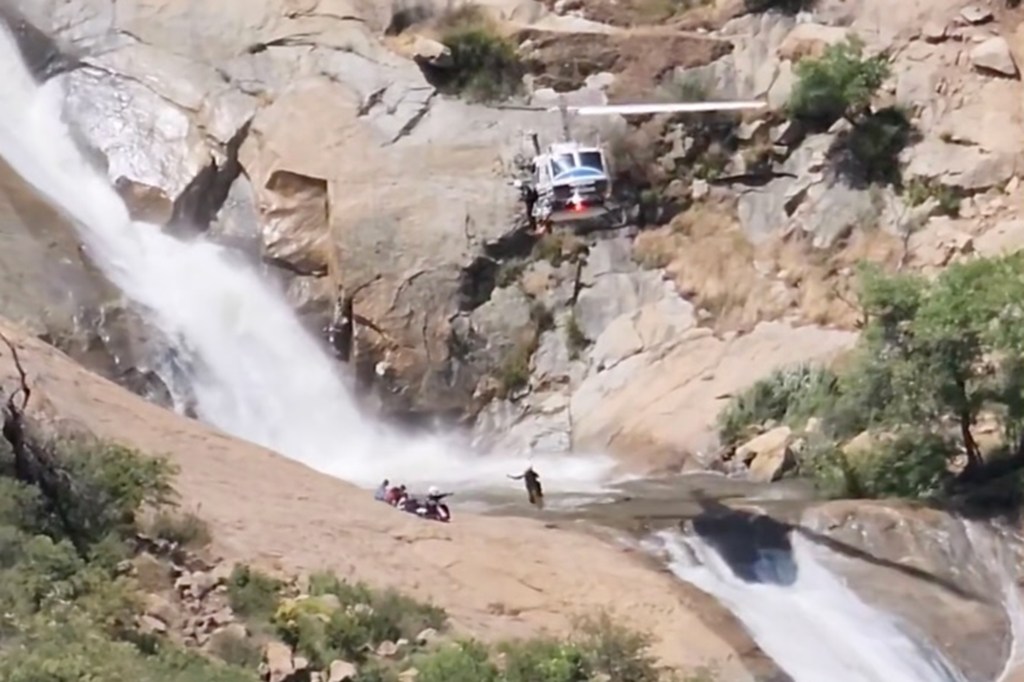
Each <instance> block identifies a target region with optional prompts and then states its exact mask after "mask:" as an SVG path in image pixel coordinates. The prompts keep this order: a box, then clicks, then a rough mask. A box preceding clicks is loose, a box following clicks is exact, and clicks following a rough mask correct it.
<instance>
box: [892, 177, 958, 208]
mask: <svg viewBox="0 0 1024 682" xmlns="http://www.w3.org/2000/svg"><path fill="white" fill-rule="evenodd" d="M903 196H904V197H905V198H906V200H907V203H908V204H910V205H911V206H920V205H921V204H923V203H924V202H926V201H928V200H929V199H935V201H936V202H937V203H938V210H937V212H938V214H939V215H948V216H954V217H955V216H958V215H960V197H959V196H958V195H957V193H956V190H954V189H953V188H952V187H949V186H948V185H943V184H942V183H940V182H935V181H933V180H922V179H920V178H914V179H913V180H911V181H910V182H909V183H907V185H906V187H904V190H903Z"/></svg>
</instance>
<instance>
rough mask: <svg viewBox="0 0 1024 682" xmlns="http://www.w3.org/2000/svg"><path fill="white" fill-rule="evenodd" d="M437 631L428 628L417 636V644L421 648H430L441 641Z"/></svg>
mask: <svg viewBox="0 0 1024 682" xmlns="http://www.w3.org/2000/svg"><path fill="white" fill-rule="evenodd" d="M439 637H440V635H438V632H437V630H435V629H434V628H427V629H426V630H423V631H422V632H420V634H418V635H416V643H417V644H418V645H420V646H429V645H430V644H433V643H434V642H436V641H437V640H438V639H439Z"/></svg>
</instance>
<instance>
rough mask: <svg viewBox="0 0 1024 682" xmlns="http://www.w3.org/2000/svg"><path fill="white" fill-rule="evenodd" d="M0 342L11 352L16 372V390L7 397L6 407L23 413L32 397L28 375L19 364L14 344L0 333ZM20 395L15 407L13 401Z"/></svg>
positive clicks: (19, 360) (19, 359)
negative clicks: (19, 400) (18, 403)
mask: <svg viewBox="0 0 1024 682" xmlns="http://www.w3.org/2000/svg"><path fill="white" fill-rule="evenodd" d="M0 341H3V342H4V344H5V345H6V346H7V349H8V350H9V351H11V358H12V359H13V360H14V369H15V370H17V372H18V388H16V389H15V390H14V392H13V393H11V394H10V395H9V396H7V407H8V409H11V410H17V411H19V412H21V411H23V410H24V409H25V408H26V407H27V406H28V400H29V398H30V397H31V396H32V389H30V388H29V386H28V374H27V373H26V372H25V367H24V365H22V364H21V357H19V356H18V349H17V347H15V345H14V343H13V342H12V341H11V340H10V339H9V338H7V336H5V335H4V333H3V332H0ZM19 395H21V397H22V400H21V405H20V406H17V407H16V406H15V404H14V401H15V400H16V399H17V397H18V396H19Z"/></svg>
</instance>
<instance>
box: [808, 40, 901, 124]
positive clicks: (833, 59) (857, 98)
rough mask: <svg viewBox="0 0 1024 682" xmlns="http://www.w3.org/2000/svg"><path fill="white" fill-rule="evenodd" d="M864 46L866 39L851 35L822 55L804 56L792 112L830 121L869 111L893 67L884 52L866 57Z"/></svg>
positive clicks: (831, 46) (818, 120) (853, 116)
mask: <svg viewBox="0 0 1024 682" xmlns="http://www.w3.org/2000/svg"><path fill="white" fill-rule="evenodd" d="M863 50H864V44H863V42H862V41H861V40H860V39H859V38H857V37H856V36H851V37H850V38H848V39H847V40H846V41H845V42H842V43H839V44H837V45H830V46H829V47H827V48H826V49H825V53H824V54H823V55H822V56H821V57H820V58H811V57H807V58H804V59H801V60H800V61H799V62H798V63H797V65H796V68H795V71H796V78H797V82H796V85H795V86H794V87H793V92H792V94H791V95H790V98H789V103H788V110H789V113H790V115H791V116H794V117H796V118H802V119H808V120H812V121H817V122H820V123H822V124H824V125H830V124H831V123H832V122H834V121H835V120H836V119H839V118H843V117H847V118H851V119H852V118H855V117H856V116H858V115H859V114H860V113H862V112H864V111H866V110H867V108H868V106H869V105H870V103H871V98H872V97H873V96H874V94H875V92H877V90H878V88H879V87H881V85H882V83H883V82H884V81H885V79H886V78H888V77H889V73H890V70H889V63H888V61H887V59H886V58H885V57H884V56H876V57H871V58H865V57H863Z"/></svg>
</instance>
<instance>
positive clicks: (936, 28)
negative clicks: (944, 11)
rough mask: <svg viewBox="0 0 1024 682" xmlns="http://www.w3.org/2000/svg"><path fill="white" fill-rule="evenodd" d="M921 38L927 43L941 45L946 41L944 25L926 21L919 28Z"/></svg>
mask: <svg viewBox="0 0 1024 682" xmlns="http://www.w3.org/2000/svg"><path fill="white" fill-rule="evenodd" d="M921 36H922V37H923V38H924V39H925V40H926V41H927V42H929V43H941V42H942V41H943V40H945V39H946V24H942V23H939V22H937V21H934V20H933V21H926V22H925V24H924V26H923V27H922V28H921Z"/></svg>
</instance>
